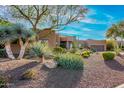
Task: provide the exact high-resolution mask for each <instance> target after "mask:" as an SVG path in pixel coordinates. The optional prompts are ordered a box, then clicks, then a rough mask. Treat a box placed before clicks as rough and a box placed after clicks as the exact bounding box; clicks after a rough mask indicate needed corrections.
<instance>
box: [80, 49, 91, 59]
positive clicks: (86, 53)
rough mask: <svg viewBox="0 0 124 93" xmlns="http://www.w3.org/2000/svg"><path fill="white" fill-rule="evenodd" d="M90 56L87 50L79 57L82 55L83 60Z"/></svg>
mask: <svg viewBox="0 0 124 93" xmlns="http://www.w3.org/2000/svg"><path fill="white" fill-rule="evenodd" d="M90 54H91V52H90V51H89V50H85V51H83V52H82V54H81V55H82V56H83V57H84V58H88V57H89V56H90Z"/></svg>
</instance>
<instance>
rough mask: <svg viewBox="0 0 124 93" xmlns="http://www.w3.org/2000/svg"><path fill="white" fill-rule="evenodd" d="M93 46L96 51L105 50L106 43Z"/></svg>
mask: <svg viewBox="0 0 124 93" xmlns="http://www.w3.org/2000/svg"><path fill="white" fill-rule="evenodd" d="M91 48H92V49H95V50H96V51H104V45H91Z"/></svg>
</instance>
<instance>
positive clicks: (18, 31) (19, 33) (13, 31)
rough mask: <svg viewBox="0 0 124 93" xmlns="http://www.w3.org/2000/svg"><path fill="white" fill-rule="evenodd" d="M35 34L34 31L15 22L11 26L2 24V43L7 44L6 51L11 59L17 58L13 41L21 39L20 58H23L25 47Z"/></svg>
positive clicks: (0, 30) (0, 39) (0, 36)
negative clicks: (13, 50) (12, 48)
mask: <svg viewBox="0 0 124 93" xmlns="http://www.w3.org/2000/svg"><path fill="white" fill-rule="evenodd" d="M34 35H35V33H34V31H32V30H28V29H26V28H25V27H24V26H23V25H21V24H13V25H10V26H1V27H0V44H4V45H5V49H6V52H7V54H8V57H9V58H10V59H15V57H14V55H13V53H12V50H11V43H12V42H13V41H14V40H19V43H20V46H21V49H20V53H19V56H18V58H19V59H21V58H23V56H24V53H25V49H26V47H27V45H28V43H29V41H30V40H31V39H32V38H31V37H33V36H34Z"/></svg>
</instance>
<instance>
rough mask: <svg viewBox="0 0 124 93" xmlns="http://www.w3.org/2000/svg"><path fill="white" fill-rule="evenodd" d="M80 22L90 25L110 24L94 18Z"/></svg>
mask: <svg viewBox="0 0 124 93" xmlns="http://www.w3.org/2000/svg"><path fill="white" fill-rule="evenodd" d="M80 22H83V23H88V24H107V23H108V22H105V21H101V20H96V19H93V18H85V19H83V20H81V21H80Z"/></svg>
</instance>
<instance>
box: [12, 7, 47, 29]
mask: <svg viewBox="0 0 124 93" xmlns="http://www.w3.org/2000/svg"><path fill="white" fill-rule="evenodd" d="M10 9H11V10H10V11H11V14H12V16H13V17H14V18H19V19H25V20H26V21H28V22H29V23H30V24H31V25H32V28H33V30H34V31H36V29H37V28H38V25H39V24H40V23H41V22H42V21H44V17H45V16H47V15H48V14H49V12H48V6H47V5H43V6H36V5H30V6H25V5H21V6H18V5H12V6H10Z"/></svg>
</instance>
